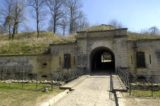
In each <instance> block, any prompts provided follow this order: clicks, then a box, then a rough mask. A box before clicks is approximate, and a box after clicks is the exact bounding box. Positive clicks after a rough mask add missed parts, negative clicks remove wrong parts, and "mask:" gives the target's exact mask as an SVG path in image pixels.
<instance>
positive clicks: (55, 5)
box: [46, 0, 65, 33]
mask: <svg viewBox="0 0 160 106" xmlns="http://www.w3.org/2000/svg"><path fill="white" fill-rule="evenodd" d="M64 2H65V0H46V3H47V6H48V8H49V10H50V14H51V17H52V18H51V22H52V24H53V32H54V33H56V30H57V27H58V25H59V23H60V20H61V19H62V17H63V15H64V13H63V4H64Z"/></svg>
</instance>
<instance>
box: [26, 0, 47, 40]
mask: <svg viewBox="0 0 160 106" xmlns="http://www.w3.org/2000/svg"><path fill="white" fill-rule="evenodd" d="M28 3H29V6H31V7H32V8H33V9H34V12H35V19H36V29H37V37H39V33H40V23H41V22H42V21H43V17H44V16H43V13H44V11H43V7H44V4H45V0H29V1H28Z"/></svg>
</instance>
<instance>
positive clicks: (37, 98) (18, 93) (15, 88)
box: [0, 82, 62, 106]
mask: <svg viewBox="0 0 160 106" xmlns="http://www.w3.org/2000/svg"><path fill="white" fill-rule="evenodd" d="M43 87H44V85H42V84H39V85H38V89H39V88H43ZM60 92H62V90H60V89H59V88H58V87H57V86H54V87H53V90H52V91H51V90H50V91H49V92H48V93H45V92H42V91H41V90H36V89H35V84H25V85H24V87H23V88H22V84H18V83H11V84H7V83H1V82H0V106H35V105H37V103H40V102H42V101H45V100H47V99H48V98H50V97H51V96H55V95H57V94H58V93H60Z"/></svg>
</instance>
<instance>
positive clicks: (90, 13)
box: [83, 0, 160, 32]
mask: <svg viewBox="0 0 160 106" xmlns="http://www.w3.org/2000/svg"><path fill="white" fill-rule="evenodd" d="M83 10H84V12H85V15H86V17H87V19H88V21H89V22H90V24H91V25H98V24H108V23H109V22H110V21H112V20H117V21H118V22H120V23H121V24H122V25H123V26H124V27H127V28H128V29H129V30H130V31H136V32H140V31H142V30H145V29H148V28H150V27H152V26H157V27H158V28H160V0H83Z"/></svg>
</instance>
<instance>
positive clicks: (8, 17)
mask: <svg viewBox="0 0 160 106" xmlns="http://www.w3.org/2000/svg"><path fill="white" fill-rule="evenodd" d="M13 4H14V3H13V0H5V1H4V6H3V7H1V10H0V11H1V21H2V23H3V26H4V27H5V29H6V30H7V32H8V33H9V38H11V34H12V27H13V15H12V14H13Z"/></svg>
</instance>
